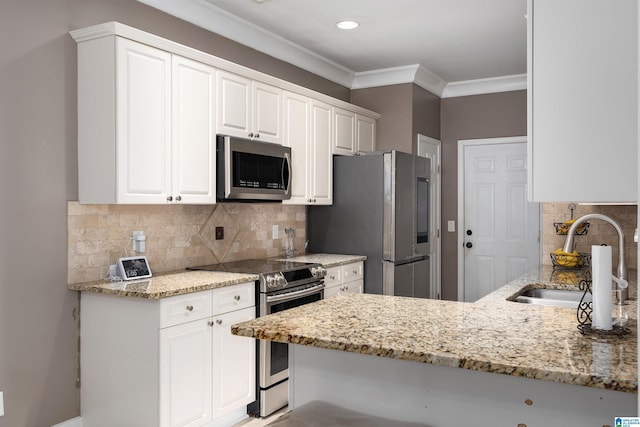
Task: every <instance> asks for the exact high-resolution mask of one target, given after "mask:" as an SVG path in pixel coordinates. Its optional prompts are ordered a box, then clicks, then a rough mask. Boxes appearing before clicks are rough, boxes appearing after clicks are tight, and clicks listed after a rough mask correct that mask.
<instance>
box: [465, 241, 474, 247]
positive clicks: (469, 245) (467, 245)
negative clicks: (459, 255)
mask: <svg viewBox="0 0 640 427" xmlns="http://www.w3.org/2000/svg"><path fill="white" fill-rule="evenodd" d="M465 246H466V247H468V248H472V247H473V243H471V242H467V244H466V245H465Z"/></svg>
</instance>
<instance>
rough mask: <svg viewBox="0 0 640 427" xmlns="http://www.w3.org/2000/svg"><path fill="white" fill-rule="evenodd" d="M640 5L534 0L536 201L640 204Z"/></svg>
mask: <svg viewBox="0 0 640 427" xmlns="http://www.w3.org/2000/svg"><path fill="white" fill-rule="evenodd" d="M637 8H638V4H637V1H635V0H616V1H613V2H612V1H602V0H563V1H557V0H529V1H528V55H529V58H528V67H529V69H528V76H529V81H528V85H529V86H528V96H529V99H528V111H529V123H528V124H529V129H528V138H529V153H528V157H529V184H530V185H529V198H530V200H532V201H536V202H552V201H575V202H635V201H637V199H638V189H637V163H638V157H637V145H638V138H637V136H638V135H637V122H638V116H637V111H638V107H637V101H638V88H637V82H638V35H637V27H638V13H637Z"/></svg>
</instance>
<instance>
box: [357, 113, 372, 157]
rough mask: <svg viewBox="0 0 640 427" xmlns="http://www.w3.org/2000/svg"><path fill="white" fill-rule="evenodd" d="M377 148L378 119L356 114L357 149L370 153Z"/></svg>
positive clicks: (360, 151) (359, 151)
mask: <svg viewBox="0 0 640 427" xmlns="http://www.w3.org/2000/svg"><path fill="white" fill-rule="evenodd" d="M375 149H376V121H375V120H374V119H372V118H371V117H367V116H362V115H360V114H356V151H357V152H358V153H369V152H371V151H375Z"/></svg>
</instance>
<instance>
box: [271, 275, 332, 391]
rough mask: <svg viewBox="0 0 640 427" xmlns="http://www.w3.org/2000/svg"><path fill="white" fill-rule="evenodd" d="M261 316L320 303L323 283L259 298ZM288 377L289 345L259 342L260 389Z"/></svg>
mask: <svg viewBox="0 0 640 427" xmlns="http://www.w3.org/2000/svg"><path fill="white" fill-rule="evenodd" d="M261 298H262V301H261V304H260V306H261V310H260V311H261V312H260V315H261V316H265V315H267V314H273V313H278V312H280V311H284V310H288V309H290V308H294V307H299V306H301V305H305V304H309V303H312V302H316V301H320V300H321V299H323V298H324V283H323V282H318V283H317V284H312V285H311V286H309V285H307V286H305V287H304V288H303V289H301V290H295V289H293V290H290V291H287V292H286V293H281V294H274V295H266V294H263V295H262V296H261ZM288 377H289V345H288V344H283V343H279V342H273V341H265V340H260V387H261V388H267V387H270V386H272V385H273V384H276V383H278V382H280V381H282V380H285V379H287V378H288Z"/></svg>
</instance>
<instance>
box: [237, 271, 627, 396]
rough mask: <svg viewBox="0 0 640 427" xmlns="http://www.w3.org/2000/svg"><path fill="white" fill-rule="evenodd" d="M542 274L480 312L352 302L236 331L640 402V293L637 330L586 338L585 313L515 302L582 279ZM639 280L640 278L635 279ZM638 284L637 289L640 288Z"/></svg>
mask: <svg viewBox="0 0 640 427" xmlns="http://www.w3.org/2000/svg"><path fill="white" fill-rule="evenodd" d="M566 273H567V274H565V275H564V276H560V275H558V272H552V271H551V269H550V268H546V267H544V268H541V269H540V270H539V271H537V272H535V273H531V274H528V275H524V276H522V277H521V278H519V279H517V280H515V281H513V282H511V283H509V284H507V285H505V286H503V287H502V288H500V289H498V290H497V291H495V292H493V293H492V294H490V295H488V296H486V297H484V298H482V299H481V300H479V301H477V302H475V303H464V302H455V301H439V300H427V299H417V298H404V297H393V296H382V295H370V294H345V295H342V296H339V297H336V298H332V299H328V300H323V301H319V302H316V303H313V304H307V305H304V306H301V307H296V308H293V309H290V310H286V311H283V312H280V313H277V314H274V315H270V316H266V317H260V318H257V319H255V320H252V321H248V322H244V323H240V324H238V325H234V326H233V327H232V331H233V333H234V334H236V335H242V336H248V337H256V338H259V339H266V340H271V341H278V342H284V343H292V344H301V345H309V346H314V347H319V348H327V349H335V350H342V351H349V352H354V353H361V354H369V355H376V356H381V357H388V358H396V359H402V360H409V361H415V362H420V363H431V364H437V365H443V366H451V367H459V368H465V369H472V370H478V371H486V372H493V373H500V374H507V375H515V376H519V377H524V378H534V379H541V380H547V381H555V382H560V383H567V384H576V385H583V386H589V387H595V388H602V389H610V390H618V391H622V392H630V393H637V392H638V374H637V315H636V307H637V301H636V292H635V291H636V285H635V283H633V284H632V285H631V286H630V290H631V292H630V300H629V301H628V304H627V305H625V306H623V307H622V308H619V307H618V306H614V308H613V311H614V317H617V316H618V315H620V316H621V317H622V318H623V319H624V323H625V326H626V327H628V328H630V329H631V330H632V333H631V334H630V335H626V336H624V337H615V336H614V337H611V336H601V335H581V334H580V332H579V331H578V330H577V328H576V326H577V319H576V310H574V309H570V308H561V307H544V306H536V305H530V304H521V303H516V302H511V301H508V300H507V299H508V298H513V296H514V295H515V294H517V293H518V292H520V291H521V290H523V289H524V288H526V287H556V288H576V287H577V282H578V281H579V279H580V276H579V275H575V273H572V272H566ZM633 274H634V275H635V272H633ZM634 282H635V281H634Z"/></svg>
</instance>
